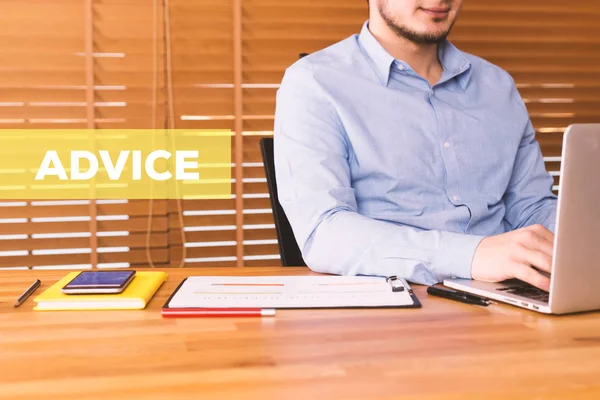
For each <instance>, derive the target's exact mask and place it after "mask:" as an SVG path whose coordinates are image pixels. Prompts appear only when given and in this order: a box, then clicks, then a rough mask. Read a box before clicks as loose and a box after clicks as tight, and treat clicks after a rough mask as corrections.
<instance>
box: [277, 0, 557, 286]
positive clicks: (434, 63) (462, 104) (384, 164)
mask: <svg viewBox="0 0 600 400" xmlns="http://www.w3.org/2000/svg"><path fill="white" fill-rule="evenodd" d="M369 6H370V12H369V14H370V16H369V21H367V22H366V23H365V25H364V26H363V29H362V31H361V33H360V35H353V36H351V37H349V38H348V39H346V40H343V41H341V42H339V43H337V44H335V45H333V46H331V47H329V48H327V49H325V50H322V51H319V52H317V53H314V54H312V55H309V56H307V57H304V58H303V59H302V60H300V61H298V62H297V63H295V64H294V65H293V66H291V67H290V68H289V69H288V70H287V71H286V74H285V77H284V79H283V82H282V84H281V88H280V90H279V91H278V94H277V110H276V115H275V169H276V174H277V183H278V190H279V196H280V202H281V205H282V206H283V208H284V210H285V212H286V215H287V216H288V218H289V220H290V223H291V225H292V228H293V230H294V234H295V236H296V239H297V241H298V244H299V246H300V249H301V250H302V254H303V256H304V259H305V260H306V262H307V264H308V265H309V266H310V267H311V268H312V269H313V270H315V271H319V272H325V273H333V274H344V275H350V274H361V275H381V276H388V275H398V276H402V277H405V278H407V279H408V280H410V281H412V282H416V283H422V284H434V283H436V282H440V281H442V280H443V279H444V278H451V277H458V278H472V279H479V280H484V281H492V282H496V281H502V280H505V279H509V278H518V279H521V280H524V281H526V282H528V283H531V284H533V285H535V286H537V287H540V288H542V289H545V290H549V278H548V277H547V276H546V275H544V274H542V273H540V271H546V272H550V267H551V259H552V250H553V241H554V234H553V233H552V232H553V231H554V224H555V218H556V197H555V196H554V195H553V194H552V192H551V187H552V178H551V177H550V175H549V174H548V173H547V172H546V170H545V168H544V163H543V159H542V155H541V152H540V148H539V144H538V143H537V141H536V140H535V132H534V129H533V127H532V125H531V122H530V120H529V117H528V114H527V110H526V108H525V105H524V103H523V101H522V99H521V97H520V95H519V93H518V92H517V89H516V87H515V84H514V81H513V79H512V78H511V77H510V76H509V75H508V73H506V72H505V71H503V70H502V69H500V68H499V67H497V66H494V65H492V64H490V63H488V62H486V61H484V60H482V59H480V58H478V57H475V56H473V55H470V54H466V53H463V52H461V51H459V50H458V49H456V48H455V47H454V46H453V45H452V44H451V43H450V42H448V41H447V40H446V37H447V35H448V34H449V32H450V30H451V28H452V26H453V24H454V22H455V20H456V18H457V15H458V13H459V11H460V9H461V7H462V0H370V5H369Z"/></svg>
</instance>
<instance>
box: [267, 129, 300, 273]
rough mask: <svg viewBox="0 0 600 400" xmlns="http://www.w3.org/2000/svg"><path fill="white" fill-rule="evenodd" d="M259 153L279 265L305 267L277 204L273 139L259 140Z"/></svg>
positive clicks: (288, 223) (283, 213) (286, 220)
mask: <svg viewBox="0 0 600 400" xmlns="http://www.w3.org/2000/svg"><path fill="white" fill-rule="evenodd" d="M260 152H261V154H262V159H263V165H264V168H265V176H266V177H267V186H268V187H269V199H270V200H271V209H272V210H273V219H274V220H275V231H276V233H277V242H278V244H279V255H280V256H281V264H282V265H283V266H284V267H302V266H306V263H305V262H304V259H303V258H302V253H301V252H300V248H299V247H298V243H297V242H296V238H295V237H294V233H293V232H292V227H291V226H290V222H289V221H288V219H287V217H286V216H285V212H284V211H283V208H282V207H281V204H279V198H278V196H277V182H276V181H275V154H274V152H273V138H262V139H260Z"/></svg>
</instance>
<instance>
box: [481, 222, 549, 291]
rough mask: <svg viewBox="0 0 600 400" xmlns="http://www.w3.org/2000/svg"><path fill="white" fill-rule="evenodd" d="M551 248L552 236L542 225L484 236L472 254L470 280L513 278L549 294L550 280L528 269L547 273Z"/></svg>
mask: <svg viewBox="0 0 600 400" xmlns="http://www.w3.org/2000/svg"><path fill="white" fill-rule="evenodd" d="M553 246H554V234H553V233H552V232H550V231H549V230H548V229H546V228H544V227H543V226H542V225H533V226H529V227H526V228H522V229H518V230H516V231H512V232H508V233H503V234H501V235H496V236H490V237H487V238H485V239H483V240H482V241H481V243H479V246H478V247H477V250H476V251H475V256H474V257H473V263H472V264H471V277H472V278H473V279H476V280H479V281H485V282H500V281H503V280H506V279H510V278H517V279H520V280H522V281H525V282H527V283H530V284H532V285H534V286H537V287H539V288H540V289H543V290H545V291H550V279H549V278H547V277H546V276H544V275H542V274H540V273H539V272H538V271H536V270H535V269H533V268H532V267H535V268H537V269H539V270H541V271H545V272H548V273H550V270H551V268H552V250H553Z"/></svg>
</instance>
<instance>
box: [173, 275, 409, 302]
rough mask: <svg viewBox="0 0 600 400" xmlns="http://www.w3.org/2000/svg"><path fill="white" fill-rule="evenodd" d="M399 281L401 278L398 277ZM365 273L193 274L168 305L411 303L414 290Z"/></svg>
mask: <svg viewBox="0 0 600 400" xmlns="http://www.w3.org/2000/svg"><path fill="white" fill-rule="evenodd" d="M396 282H398V281H396ZM400 286H404V290H402V291H396V292H394V291H392V286H391V284H390V283H388V282H387V281H386V279H385V278H379V277H365V276H256V277H252V276H244V277H241V276H191V277H189V278H187V279H186V281H185V282H184V283H183V285H181V287H180V288H179V290H178V291H177V293H175V294H174V295H173V297H172V298H171V301H170V302H169V305H168V306H169V307H170V308H194V307H200V308H229V307H248V308H254V307H256V308H329V307H402V306H405V307H406V306H413V305H414V302H413V298H412V297H411V294H412V291H411V290H410V289H409V288H407V287H405V285H404V284H403V283H402V284H400Z"/></svg>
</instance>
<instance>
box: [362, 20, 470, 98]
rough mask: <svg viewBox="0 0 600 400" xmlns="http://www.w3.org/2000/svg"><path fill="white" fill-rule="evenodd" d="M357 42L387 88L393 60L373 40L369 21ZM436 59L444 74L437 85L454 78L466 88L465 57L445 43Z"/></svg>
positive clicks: (468, 70) (468, 64) (467, 79)
mask: <svg viewBox="0 0 600 400" xmlns="http://www.w3.org/2000/svg"><path fill="white" fill-rule="evenodd" d="M358 41H359V44H360V46H361V47H362V50H363V51H364V52H365V53H366V55H367V57H368V58H369V61H370V62H371V66H372V67H373V69H374V71H375V73H376V74H377V78H378V79H379V81H380V82H381V84H382V85H384V86H387V85H388V82H389V79H390V71H391V68H392V65H393V64H394V61H395V58H394V57H393V56H392V55H391V54H390V53H388V52H387V50H385V49H384V48H383V46H382V45H381V44H380V43H379V42H378V41H377V39H375V37H374V36H373V34H372V33H371V32H370V31H369V21H366V22H365V23H364V24H363V27H362V30H361V32H360V35H359V37H358ZM438 58H439V60H440V63H441V64H442V67H443V68H444V72H443V73H442V77H441V78H440V81H439V83H443V82H446V81H448V80H450V79H452V78H454V77H457V81H458V84H459V85H460V88H461V89H462V90H463V91H464V90H465V89H466V87H467V84H468V82H469V79H470V76H471V73H472V71H471V63H470V62H469V60H468V59H467V57H465V55H464V54H463V53H462V52H461V51H460V50H458V49H457V48H456V47H455V46H454V45H453V44H452V43H450V42H449V41H447V40H446V41H445V42H444V43H442V44H441V45H440V46H439V50H438ZM399 61H400V62H401V63H402V64H404V65H405V66H406V68H407V69H409V68H410V66H409V65H408V64H406V63H404V62H402V61H401V60H399Z"/></svg>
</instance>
